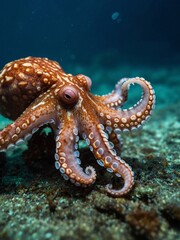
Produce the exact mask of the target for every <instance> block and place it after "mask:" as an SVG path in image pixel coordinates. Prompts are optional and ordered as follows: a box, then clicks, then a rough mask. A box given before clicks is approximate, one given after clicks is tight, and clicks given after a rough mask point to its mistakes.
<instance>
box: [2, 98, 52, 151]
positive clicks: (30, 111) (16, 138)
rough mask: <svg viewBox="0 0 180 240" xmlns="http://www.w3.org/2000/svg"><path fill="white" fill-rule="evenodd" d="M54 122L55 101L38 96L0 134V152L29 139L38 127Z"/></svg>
mask: <svg viewBox="0 0 180 240" xmlns="http://www.w3.org/2000/svg"><path fill="white" fill-rule="evenodd" d="M54 122H55V100H54V99H51V100H49V99H48V101H47V96H46V97H43V96H40V97H39V98H37V99H36V101H35V102H34V103H32V104H31V105H30V106H29V107H28V108H27V109H26V110H25V111H24V113H22V115H21V116H20V117H19V118H18V119H17V120H16V121H15V122H14V123H12V124H10V125H8V126H7V127H6V128H4V129H3V130H2V131H1V132H0V151H3V150H11V149H13V148H14V147H15V145H17V146H18V145H20V144H22V143H23V142H24V141H26V140H28V139H30V138H31V136H32V134H33V133H35V132H36V131H37V130H38V128H39V127H41V126H43V125H45V124H47V123H54Z"/></svg>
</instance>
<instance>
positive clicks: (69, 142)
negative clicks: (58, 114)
mask: <svg viewBox="0 0 180 240" xmlns="http://www.w3.org/2000/svg"><path fill="white" fill-rule="evenodd" d="M76 125H77V124H76V122H75V117H74V116H73V113H72V112H71V111H68V110H67V111H66V110H64V111H63V114H62V118H61V120H60V125H59V131H58V133H57V137H56V153H55V160H56V161H55V167H56V169H59V170H60V172H61V174H62V176H63V177H64V179H66V180H68V179H70V181H71V182H73V183H75V184H76V185H77V186H80V185H82V186H86V185H90V184H92V183H94V181H95V179H96V172H95V170H94V168H93V167H91V166H88V167H87V168H86V169H85V172H84V171H83V169H82V168H81V166H80V159H79V151H78V142H79V135H78V128H77V126H76Z"/></svg>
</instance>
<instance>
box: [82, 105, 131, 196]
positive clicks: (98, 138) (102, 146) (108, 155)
mask: <svg viewBox="0 0 180 240" xmlns="http://www.w3.org/2000/svg"><path fill="white" fill-rule="evenodd" d="M88 114H89V116H86V119H84V118H82V119H81V121H80V122H81V123H83V124H82V126H85V123H86V127H85V128H83V131H84V134H83V137H84V139H85V140H86V142H87V144H88V145H89V147H90V150H91V151H92V152H93V154H94V156H95V158H96V159H97V162H98V163H99V164H100V165H101V166H104V167H105V168H107V170H108V171H110V172H114V173H115V174H116V175H117V176H121V177H122V178H123V179H124V186H123V188H121V189H118V190H116V189H112V186H111V185H107V192H108V193H109V194H111V195H112V196H116V197H118V196H121V195H123V194H125V193H127V192H129V191H130V189H131V188H132V186H133V183H134V177H133V172H132V170H131V167H130V166H129V165H128V164H126V163H125V162H124V161H123V160H122V159H121V158H120V157H118V156H117V155H116V151H115V149H114V147H113V145H112V144H111V143H110V142H109V141H108V134H107V133H106V132H105V131H104V126H103V125H102V124H97V122H98V121H97V119H96V115H95V114H93V111H91V110H90V111H89V113H88Z"/></svg>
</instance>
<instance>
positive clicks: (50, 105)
mask: <svg viewBox="0 0 180 240" xmlns="http://www.w3.org/2000/svg"><path fill="white" fill-rule="evenodd" d="M134 83H136V84H139V85H140V86H141V87H142V90H143V95H142V98H141V99H140V101H139V102H138V103H137V104H135V105H134V106H133V107H132V108H129V109H122V108H121V107H122V105H123V104H124V103H125V101H126V100H127V94H128V88H129V86H130V84H134ZM91 84H92V82H91V79H90V78H89V77H87V76H84V75H82V74H79V75H76V76H73V75H71V74H66V73H65V72H64V71H63V70H62V68H61V67H60V65H59V64H58V63H57V62H55V61H51V60H48V59H47V58H35V57H27V58H24V59H19V60H16V61H13V62H10V63H8V64H6V65H5V66H4V68H3V69H2V70H1V72H0V113H1V114H2V115H4V116H5V117H8V118H10V119H12V120H15V121H14V122H13V123H12V124H10V125H8V126H7V127H6V128H4V129H3V130H2V131H0V151H6V150H12V149H13V148H14V147H15V146H19V145H20V144H21V143H23V142H24V141H27V140H28V139H30V138H31V136H32V135H33V134H34V133H35V132H36V131H37V130H38V129H39V128H40V127H41V126H43V125H46V124H48V125H50V126H51V128H52V130H53V132H54V135H55V137H56V153H55V167H56V169H58V170H59V171H60V172H61V174H62V175H63V177H64V178H65V179H70V181H71V182H73V183H75V184H76V185H77V186H88V185H90V184H92V183H94V181H95V180H96V172H95V170H94V168H93V167H92V166H88V167H86V169H85V171H84V170H83V169H82V167H81V166H80V159H79V151H78V142H79V139H84V140H85V141H86V143H87V145H88V146H89V148H90V150H91V151H92V152H93V154H94V156H95V158H96V159H97V162H98V163H99V164H100V165H101V166H104V167H105V168H106V169H107V171H109V172H113V173H114V174H116V176H118V177H122V178H123V180H124V185H123V187H122V188H120V189H114V188H113V186H112V185H111V184H108V185H107V186H106V190H107V192H108V193H109V194H111V195H112V196H115V197H119V196H122V195H123V194H126V193H127V192H129V191H130V189H131V188H132V186H133V184H134V174H133V171H132V169H131V167H130V166H129V165H128V164H127V163H125V161H124V160H122V159H121V158H120V156H119V155H118V154H117V152H119V150H120V147H119V145H120V134H121V132H122V131H131V130H133V129H138V128H139V127H140V126H141V125H142V124H143V123H144V122H145V120H146V119H147V118H149V116H150V115H151V112H152V109H153V106H154V102H155V95H154V91H153V89H152V87H151V85H150V83H149V82H147V81H145V80H144V79H143V78H139V77H136V78H123V79H121V80H120V81H119V82H118V83H117V85H116V87H115V90H114V91H113V92H112V93H110V94H108V95H104V96H95V95H93V94H92V93H91V92H90V90H91Z"/></svg>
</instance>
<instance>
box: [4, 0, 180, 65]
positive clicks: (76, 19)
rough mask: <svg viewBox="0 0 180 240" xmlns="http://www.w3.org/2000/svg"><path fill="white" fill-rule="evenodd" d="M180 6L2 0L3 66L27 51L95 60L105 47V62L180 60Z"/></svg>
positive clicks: (164, 0) (169, 0) (174, 0)
mask: <svg viewBox="0 0 180 240" xmlns="http://www.w3.org/2000/svg"><path fill="white" fill-rule="evenodd" d="M179 10H180V1H178V0H157V1H156V0H148V1H144V0H136V1H134V0H118V1H117V0H98V1H97V0H91V1H87V0H85V1H82V0H75V1H74V0H63V1H62V0H53V1H48V0H27V1H22V0H19V1H12V0H10V1H9V0H7V1H2V2H1V8H0V30H1V37H0V53H1V55H0V56H1V57H0V67H2V66H3V65H4V64H5V63H6V62H8V61H10V60H14V59H18V58H21V57H24V56H28V55H33V56H47V57H49V58H51V59H56V60H58V61H59V62H61V63H63V65H64V66H66V65H67V64H69V63H72V64H77V63H78V64H85V63H86V64H91V63H92V61H94V59H95V58H96V57H97V56H99V55H101V54H104V53H105V52H113V53H114V57H113V56H111V59H108V62H107V67H108V66H109V65H110V64H111V65H114V64H116V62H117V61H118V62H121V63H129V64H134V65H135V64H136V63H137V62H140V63H148V64H151V65H156V64H158V65H159V64H161V65H163V64H167V65H168V64H177V63H178V61H179V59H180V57H179V53H180V45H179V42H180V28H179V27H178V25H179V23H180V17H179ZM116 13H117V14H118V17H117V18H116V16H115V15H113V14H116ZM114 18H115V19H114Z"/></svg>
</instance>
